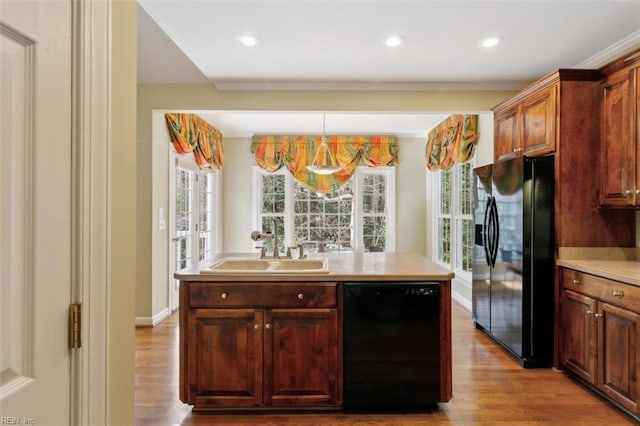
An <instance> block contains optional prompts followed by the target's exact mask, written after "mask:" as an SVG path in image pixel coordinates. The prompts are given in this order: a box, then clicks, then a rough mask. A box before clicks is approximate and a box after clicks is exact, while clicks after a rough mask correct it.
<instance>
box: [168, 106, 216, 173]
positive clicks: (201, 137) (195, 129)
mask: <svg viewBox="0 0 640 426" xmlns="http://www.w3.org/2000/svg"><path fill="white" fill-rule="evenodd" d="M165 119H166V120H167V127H168V128H169V135H170V137H171V142H172V143H173V146H174V147H175V149H176V151H178V152H179V153H180V154H185V153H188V152H193V155H194V156H195V159H196V164H197V165H198V167H201V168H208V169H212V170H219V169H221V168H222V164H223V162H224V157H223V154H222V133H220V131H219V130H218V129H216V128H215V127H213V126H211V125H210V124H209V123H207V122H206V121H204V120H203V119H202V118H200V117H198V116H197V115H195V114H176V113H167V114H165Z"/></svg>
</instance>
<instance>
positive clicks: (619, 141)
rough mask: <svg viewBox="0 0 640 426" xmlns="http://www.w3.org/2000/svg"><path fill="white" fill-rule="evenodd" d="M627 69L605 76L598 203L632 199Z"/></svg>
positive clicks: (630, 104)
mask: <svg viewBox="0 0 640 426" xmlns="http://www.w3.org/2000/svg"><path fill="white" fill-rule="evenodd" d="M631 77H632V73H630V72H629V70H628V69H623V70H621V71H619V72H616V73H613V74H611V75H610V76H609V77H607V80H606V81H605V83H604V85H603V87H602V90H603V96H602V108H601V114H602V117H601V134H600V141H601V144H602V146H601V151H600V154H601V156H600V161H601V164H600V203H601V204H602V205H605V206H612V207H622V206H628V205H631V204H633V203H634V202H635V177H636V176H635V162H636V154H635V146H636V142H635V140H633V127H634V119H635V117H633V97H632V95H631V88H632V82H633V79H632V78H631Z"/></svg>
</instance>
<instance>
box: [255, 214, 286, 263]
mask: <svg viewBox="0 0 640 426" xmlns="http://www.w3.org/2000/svg"><path fill="white" fill-rule="evenodd" d="M269 224H270V225H271V228H272V230H273V231H267V232H266V233H265V234H262V233H260V231H253V232H252V233H251V239H252V240H253V241H260V240H273V254H272V255H271V256H266V255H265V252H264V247H260V249H261V250H260V259H280V253H279V252H278V228H277V227H276V220H275V219H274V218H269ZM256 248H258V247H256Z"/></svg>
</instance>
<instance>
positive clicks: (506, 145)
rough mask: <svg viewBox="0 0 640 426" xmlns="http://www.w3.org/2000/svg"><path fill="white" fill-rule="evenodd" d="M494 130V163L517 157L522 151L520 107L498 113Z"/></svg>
mask: <svg viewBox="0 0 640 426" xmlns="http://www.w3.org/2000/svg"><path fill="white" fill-rule="evenodd" d="M494 128H495V137H494V152H493V158H494V161H500V160H506V159H509V158H514V157H517V156H518V155H519V152H518V150H519V149H520V135H519V133H518V132H519V125H518V107H517V106H514V107H513V108H511V109H507V110H505V111H502V112H498V113H496V116H495V126H494Z"/></svg>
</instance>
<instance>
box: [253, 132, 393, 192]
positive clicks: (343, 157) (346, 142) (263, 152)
mask: <svg viewBox="0 0 640 426" xmlns="http://www.w3.org/2000/svg"><path fill="white" fill-rule="evenodd" d="M326 139H327V144H328V146H329V148H330V149H331V150H332V151H333V153H334V154H335V157H336V161H337V162H338V165H339V166H340V167H342V169H341V170H339V171H338V172H336V173H333V174H331V175H317V174H315V173H312V172H309V171H307V169H306V166H307V165H309V164H311V162H312V161H313V157H314V155H315V153H316V151H317V149H318V146H319V145H320V143H321V141H322V136H321V135H315V136H286V135H283V136H261V135H257V136H254V137H253V140H252V143H251V152H252V153H253V155H254V157H255V160H256V163H257V164H258V166H260V167H261V168H263V169H264V170H267V171H269V172H274V171H276V170H278V169H280V167H283V166H284V167H286V168H287V169H288V170H289V171H290V172H291V174H292V175H293V176H294V177H295V178H296V179H297V180H298V181H299V182H300V183H302V184H303V185H305V186H307V187H308V188H310V189H312V190H313V191H315V192H319V193H322V194H328V193H330V192H332V191H335V190H336V189H338V188H339V187H340V186H341V185H343V184H344V183H345V182H347V181H348V180H349V179H350V178H351V176H353V173H354V172H355V170H356V167H357V166H359V165H366V166H368V167H380V166H395V165H397V164H398V138H397V137H396V136H326Z"/></svg>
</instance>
